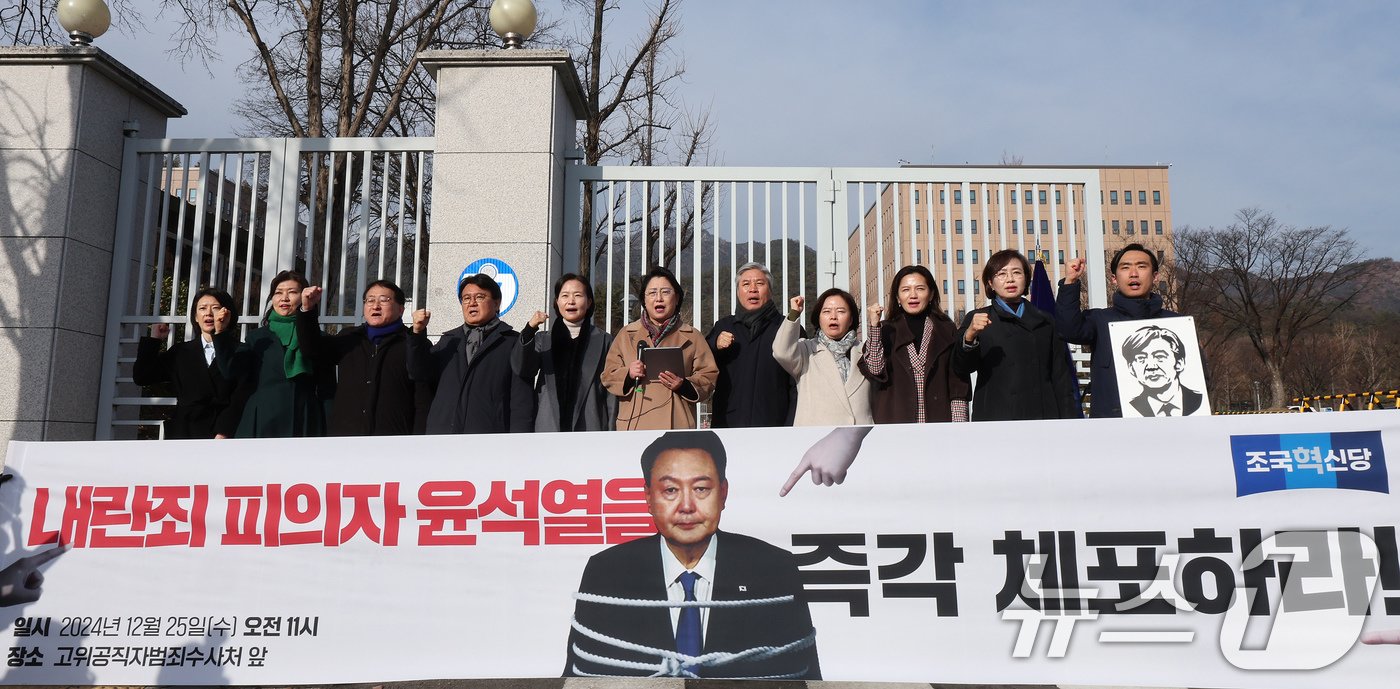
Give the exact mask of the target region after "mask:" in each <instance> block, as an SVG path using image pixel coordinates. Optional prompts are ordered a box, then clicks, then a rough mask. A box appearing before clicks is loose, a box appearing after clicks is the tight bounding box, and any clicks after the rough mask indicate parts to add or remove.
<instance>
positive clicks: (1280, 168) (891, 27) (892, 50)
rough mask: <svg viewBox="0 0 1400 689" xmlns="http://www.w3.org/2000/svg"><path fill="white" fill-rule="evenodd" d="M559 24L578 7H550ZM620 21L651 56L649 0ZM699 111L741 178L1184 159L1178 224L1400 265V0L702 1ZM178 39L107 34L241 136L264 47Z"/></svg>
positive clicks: (204, 123) (201, 118)
mask: <svg viewBox="0 0 1400 689" xmlns="http://www.w3.org/2000/svg"><path fill="white" fill-rule="evenodd" d="M536 1H537V4H538V5H539V6H540V8H541V10H542V11H544V12H546V13H552V14H553V15H554V16H558V15H559V13H560V12H563V11H564V10H565V7H564V6H563V5H562V4H561V3H560V2H559V1H558V0H536ZM622 1H623V3H624V4H625V5H627V9H625V10H624V12H623V13H622V14H620V15H619V17H618V18H617V20H616V21H614V23H613V24H612V26H611V30H612V31H613V32H614V33H615V35H616V36H617V39H616V40H623V41H628V42H630V40H631V38H632V37H633V36H634V35H635V31H636V28H637V27H636V23H637V22H638V21H639V20H640V19H641V17H640V12H639V11H637V9H636V6H639V5H641V3H640V2H635V1H634V0H622ZM682 18H683V25H684V26H683V32H682V36H681V41H680V50H681V51H682V52H683V54H684V57H685V60H686V64H687V76H686V83H685V85H684V86H683V87H682V95H683V97H684V98H685V100H686V101H687V102H688V103H689V104H691V105H693V106H695V107H703V106H709V107H711V108H712V110H713V115H714V117H715V118H716V120H717V124H718V130H717V136H716V138H715V140H714V144H715V154H716V157H717V158H718V160H719V161H721V162H722V163H723V164H728V165H761V166H782V165H812V166H846V165H857V166H893V165H895V164H896V161H898V160H900V159H904V160H909V161H912V162H915V163H965V162H971V163H995V162H997V161H999V160H1000V159H1001V156H1002V152H1003V151H1006V152H1009V153H1011V154H1014V155H1018V156H1022V157H1023V158H1024V159H1025V163H1026V164H1027V165H1034V164H1114V165H1131V164H1143V163H1149V164H1150V163H1157V162H1161V163H1170V164H1171V165H1172V170H1171V183H1172V197H1173V207H1172V211H1173V215H1174V222H1175V224H1176V225H1177V226H1181V225H1222V224H1225V223H1228V222H1229V221H1230V219H1231V216H1232V214H1233V213H1234V211H1235V210H1236V209H1238V208H1242V207H1246V206H1259V207H1261V208H1265V209H1267V210H1270V211H1273V212H1274V214H1275V215H1276V216H1278V217H1279V219H1280V220H1282V221H1284V222H1286V223H1289V224H1295V225H1322V224H1330V225H1335V226H1341V227H1347V228H1349V229H1350V230H1351V232H1352V233H1353V235H1354V236H1355V237H1356V238H1357V239H1358V240H1359V241H1360V242H1361V243H1362V245H1363V246H1365V247H1366V248H1367V249H1368V251H1369V253H1370V254H1371V255H1372V256H1391V257H1397V258H1400V42H1397V41H1396V40H1395V39H1394V31H1395V30H1396V28H1397V27H1400V3H1395V2H1388V1H1385V0H1380V1H1375V2H1363V1H1355V2H1351V1H1344V2H1286V1H1275V0H1269V1H1263V0H1245V1H1239V0H1232V1H1231V2H1171V3H1155V2H1154V3H1149V2H1073V1H1070V2H1064V1H1062V2H1053V3H1047V2H995V3H993V2H979V3H967V2H925V1H920V0H908V1H904V2H894V1H890V2H882V1H875V0H865V1H862V2H849V1H846V2H826V1H824V0H762V1H761V2H760V1H754V0H688V2H686V3H685V5H684V6H683V14H682ZM169 35H170V30H169V25H168V23H165V22H163V21H161V20H160V19H158V18H157V17H155V16H154V12H149V13H148V16H147V17H145V21H144V22H143V27H142V29H140V30H139V34H138V35H120V34H114V35H109V36H106V37H103V38H102V39H99V45H101V46H102V47H103V48H104V49H106V50H107V51H108V52H110V53H112V54H113V55H114V56H115V57H117V59H119V60H122V61H123V62H126V63H127V64H128V65H130V66H131V67H132V68H134V69H135V70H136V71H138V72H139V73H141V74H142V75H144V76H146V77H147V78H148V79H150V80H151V81H152V82H153V83H155V84H156V85H157V86H159V87H161V88H162V89H164V90H166V91H167V92H169V93H170V94H171V95H173V96H174V97H175V98H176V99H177V100H179V101H181V102H182V103H184V104H185V106H186V107H188V108H189V109H190V116H189V117H187V118H185V119H184V120H183V121H179V122H176V123H173V124H172V128H171V134H172V135H173V136H198V137H206V136H227V135H229V134H230V133H231V132H232V131H233V129H234V128H235V127H237V125H238V123H237V121H236V120H235V119H234V118H233V116H232V115H230V114H229V113H228V105H229V103H230V102H231V101H232V98H233V95H234V94H236V93H237V92H238V90H239V89H240V88H241V85H240V84H239V83H238V82H237V81H236V79H234V77H233V67H234V65H235V64H236V63H238V62H241V61H242V60H243V59H245V58H246V55H247V52H246V50H247V49H246V47H245V46H246V42H244V41H242V40H241V38H240V37H238V36H233V35H230V36H229V37H228V40H225V41H224V42H223V44H222V45H221V48H222V49H223V51H224V58H225V60H224V61H223V62H222V63H216V64H212V65H211V66H210V69H211V71H212V75H211V74H209V73H206V72H205V71H204V70H203V68H202V67H200V66H198V65H189V66H186V67H185V68H184V69H183V70H182V69H181V68H180V67H179V66H178V65H176V64H172V63H171V61H170V59H169V58H168V57H167V56H166V55H164V54H163V52H162V51H163V50H164V48H165V47H167V45H168V42H169V40H170V39H169Z"/></svg>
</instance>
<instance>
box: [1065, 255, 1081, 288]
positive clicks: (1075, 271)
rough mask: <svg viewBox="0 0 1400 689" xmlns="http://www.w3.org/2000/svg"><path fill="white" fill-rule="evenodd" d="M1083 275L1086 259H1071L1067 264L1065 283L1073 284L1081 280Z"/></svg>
mask: <svg viewBox="0 0 1400 689" xmlns="http://www.w3.org/2000/svg"><path fill="white" fill-rule="evenodd" d="M1083 275H1084V259H1083V258H1071V259H1070V260H1069V262H1068V263H1066V264H1065V284H1066V285H1073V284H1074V283H1076V282H1079V278H1081V277H1083Z"/></svg>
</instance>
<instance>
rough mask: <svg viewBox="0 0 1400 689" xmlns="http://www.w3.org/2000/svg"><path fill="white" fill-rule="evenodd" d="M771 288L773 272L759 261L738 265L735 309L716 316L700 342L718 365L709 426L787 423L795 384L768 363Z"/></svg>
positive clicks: (775, 316) (774, 324) (777, 317)
mask: <svg viewBox="0 0 1400 689" xmlns="http://www.w3.org/2000/svg"><path fill="white" fill-rule="evenodd" d="M772 290H773V274H772V273H771V272H769V271H768V268H766V267H765V266H764V265H763V264H762V263H745V264H744V265H742V266H740V267H739V272H738V277H737V279H736V280H735V294H736V295H737V297H738V301H739V310H738V312H737V313H735V314H734V315H733V316H727V317H725V318H721V319H720V320H719V322H717V323H715V325H714V327H713V328H711V329H710V334H709V335H708V336H707V337H706V338H705V339H706V340H707V341H708V342H709V343H710V349H711V350H712V351H713V352H714V354H715V362H716V363H718V364H719V381H718V383H717V384H716V385H715V395H714V399H713V400H712V402H711V405H710V408H711V410H712V411H711V417H710V425H711V426H712V427H714V428H749V427H756V426H791V425H792V418H793V415H794V414H795V413H796V412H797V384H796V383H795V382H794V381H793V379H792V376H790V375H788V372H787V371H786V370H784V369H783V367H782V366H781V365H779V364H778V362H777V361H775V360H774V359H773V338H774V337H776V336H777V334H778V326H779V325H780V324H781V323H782V320H783V317H782V316H783V315H782V314H780V313H778V307H777V306H776V305H775V304H774V303H773V291H772ZM802 336H803V337H805V336H806V333H805V332H804V333H803V334H802Z"/></svg>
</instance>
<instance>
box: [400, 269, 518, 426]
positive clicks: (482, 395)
mask: <svg viewBox="0 0 1400 689" xmlns="http://www.w3.org/2000/svg"><path fill="white" fill-rule="evenodd" d="M457 296H458V297H459V298H460V299H461V302H462V321H463V323H462V326H461V327H458V328H453V329H451V330H449V331H447V332H445V333H443V334H442V339H440V340H438V343H437V345H435V346H431V349H430V348H429V347H430V345H429V343H428V338H427V335H426V334H425V332H426V330H427V327H428V320H429V318H431V316H432V314H431V313H430V312H429V311H427V310H418V311H415V312H414V313H413V336H412V337H411V338H410V341H409V350H408V370H409V371H410V374H411V375H412V377H413V379H414V380H417V381H421V382H426V383H428V384H430V385H434V386H435V392H434V394H433V401H432V404H431V405H430V406H429V407H428V420H427V432H428V433H429V434H442V433H507V432H509V433H528V432H530V431H531V430H533V428H534V425H535V393H534V389H533V388H532V386H531V385H530V383H529V382H528V381H526V380H525V379H524V378H521V377H520V376H518V375H516V373H515V369H514V367H512V366H511V353H512V352H513V351H514V350H515V347H516V346H517V337H518V335H517V334H516V332H515V329H514V328H512V327H510V326H509V325H506V324H505V323H503V322H501V319H500V318H498V317H497V316H498V315H499V313H500V308H501V287H500V285H497V284H496V281H495V280H492V279H491V278H490V277H489V276H486V275H481V274H478V275H472V276H470V277H467V278H464V279H463V280H462V282H461V284H460V285H458V289H457Z"/></svg>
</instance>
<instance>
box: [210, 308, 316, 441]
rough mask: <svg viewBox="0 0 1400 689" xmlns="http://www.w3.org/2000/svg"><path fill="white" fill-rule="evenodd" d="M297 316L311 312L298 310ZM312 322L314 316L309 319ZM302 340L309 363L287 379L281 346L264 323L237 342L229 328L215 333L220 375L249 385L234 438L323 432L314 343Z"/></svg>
mask: <svg viewBox="0 0 1400 689" xmlns="http://www.w3.org/2000/svg"><path fill="white" fill-rule="evenodd" d="M297 317H298V318H299V319H308V318H309V319H314V318H315V314H314V313H313V312H308V311H298V312H297ZM313 322H314V320H313ZM308 344H309V343H305V342H301V343H299V346H300V347H301V348H302V355H303V356H304V357H306V359H307V362H308V363H309V364H310V366H311V368H312V372H310V373H304V374H302V375H299V376H297V377H296V378H292V379H288V378H287V374H286V372H285V371H284V369H283V364H282V361H283V358H284V355H285V352H286V350H285V349H283V347H282V342H281V341H280V340H278V339H277V334H276V333H274V332H272V330H271V329H269V328H266V327H263V328H258V329H257V330H254V331H252V332H250V333H248V339H247V341H245V342H244V343H243V344H241V345H240V344H238V336H237V334H236V330H235V329H234V328H229V329H228V330H225V331H224V332H222V333H220V334H218V335H215V336H214V363H215V364H216V365H218V367H219V372H220V373H222V374H223V375H224V377H225V378H231V379H234V380H237V381H239V385H247V386H249V394H248V401H247V403H246V404H244V406H243V416H242V418H241V419H239V422H238V431H237V433H236V434H235V435H236V437H239V438H308V437H318V436H322V435H325V434H326V411H325V406H324V404H323V403H322V401H321V395H320V392H319V389H318V385H317V373H316V372H317V370H318V368H323V367H324V364H319V363H317V361H316V353H315V351H314V347H309V346H308Z"/></svg>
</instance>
